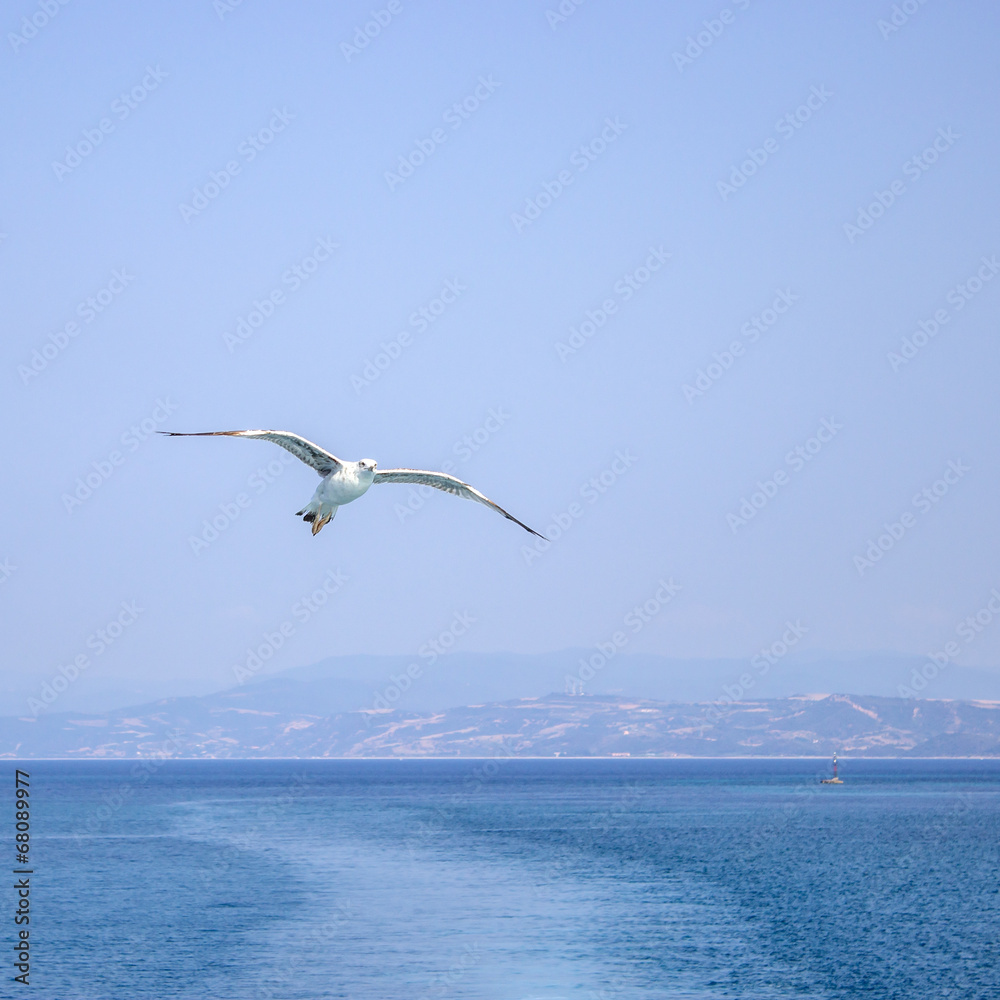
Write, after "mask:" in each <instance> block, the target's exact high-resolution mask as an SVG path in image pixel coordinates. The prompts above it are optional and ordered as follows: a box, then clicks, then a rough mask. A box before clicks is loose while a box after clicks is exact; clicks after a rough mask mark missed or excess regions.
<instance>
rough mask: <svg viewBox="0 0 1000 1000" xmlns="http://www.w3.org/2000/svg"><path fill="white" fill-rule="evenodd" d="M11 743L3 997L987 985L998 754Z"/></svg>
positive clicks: (554, 995)
mask: <svg viewBox="0 0 1000 1000" xmlns="http://www.w3.org/2000/svg"><path fill="white" fill-rule="evenodd" d="M15 768H20V769H22V770H23V771H24V772H27V775H28V777H27V778H26V779H25V780H27V781H28V782H29V783H30V789H29V791H30V805H31V809H30V865H29V866H28V867H29V870H30V872H31V874H30V877H29V878H30V960H29V963H28V964H29V965H30V973H29V985H27V986H25V985H23V983H22V982H16V981H14V978H13V977H14V976H15V975H17V974H18V973H17V970H16V968H15V963H16V961H17V958H16V953H15V951H14V950H12V946H13V944H14V942H15V934H16V932H17V928H16V926H15V924H14V920H13V914H14V910H15V899H16V896H15V893H14V891H13V889H12V888H7V889H6V891H5V893H4V905H3V906H2V908H0V920H2V922H3V929H4V934H3V940H4V942H5V947H4V953H5V958H4V960H3V964H4V966H5V969H4V977H3V986H2V987H0V989H2V991H3V995H4V996H12V997H14V996H16V997H31V998H43V1000H114V998H123V1000H140V998H147V997H148V998H157V1000H165V998H175V997H176V998H192V1000H193V998H198V1000H204V998H211V1000H214V998H218V1000H229V998H233V1000H258V998H261V1000H264V998H281V1000H319V998H333V997H337V998H351V1000H368V998H371V1000H424V998H456V1000H459V998H477V1000H479V998H482V1000H486V998H489V1000H494V998H496V1000H562V998H566V1000H569V998H573V1000H578V998H581V1000H582V998H588V1000H644V998H678V1000H680V998H684V1000H705V998H722V997H726V998H742V1000H751V998H754V1000H756V998H761V1000H764V998H767V1000H779V998H780V1000H784V998H793V997H794V998H816V1000H821V998H823V1000H826V998H829V1000H834V998H837V1000H840V998H845V1000H846V998H854V997H866V998H868V997H870V998H878V1000H890V998H899V1000H922V998H928V1000H945V998H959V997H961V998H970V1000H971V998H977V1000H980V998H989V997H1000V761H997V760H915V759H907V760H886V759H866V760H852V759H846V760H842V761H841V763H840V776H841V777H842V779H843V784H841V785H826V784H821V783H820V778H822V777H827V776H829V773H830V765H829V762H828V761H826V760H822V761H819V760H816V759H810V760H803V759H738V760H737V759H727V760H721V759H714V760H691V759H671V760H666V759H652V758H648V759H646V758H644V759H633V758H615V759H586V760H583V759H546V760H538V759H528V760H526V759H518V758H514V757H510V756H506V755H503V754H499V755H498V756H497V757H496V758H494V759H490V760H470V759H462V760H458V759H450V760H427V759H413V760H275V761H268V760H176V759H154V760H151V761H134V760H93V761H80V760H75V761H51V760H50V761H24V762H20V763H15V762H12V761H8V762H7V763H6V765H5V766H4V767H3V768H2V769H0V771H2V772H3V773H4V774H5V776H6V777H5V780H6V781H7V787H8V793H9V794H8V796H7V797H6V798H7V802H8V809H7V810H5V811H4V812H5V813H6V814H7V815H6V818H5V819H4V820H3V822H4V823H6V824H9V827H8V828H9V830H10V837H9V838H8V837H0V842H6V843H7V844H8V848H6V849H5V850H7V852H8V853H10V855H11V857H10V858H9V859H8V860H9V862H10V864H9V868H10V869H11V870H13V869H14V868H17V867H23V866H19V865H17V864H15V862H14V856H13V849H14V840H13V830H14V815H13V802H14V783H15V775H14V771H15ZM22 801H23V800H22ZM19 877H23V876H17V875H9V876H8V877H7V880H6V881H7V882H8V886H12V885H14V883H15V880H16V879H18V878H19ZM22 954H23V953H22Z"/></svg>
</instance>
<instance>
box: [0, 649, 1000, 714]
mask: <svg viewBox="0 0 1000 1000" xmlns="http://www.w3.org/2000/svg"><path fill="white" fill-rule="evenodd" d="M421 654H422V655H421ZM591 659H593V660H594V662H598V663H599V662H600V660H601V657H599V656H597V655H596V652H595V650H593V649H589V650H588V649H566V650H559V651H553V652H548V653H536V654H518V653H462V652H454V653H448V654H447V655H440V656H438V655H436V654H434V652H433V650H430V649H423V650H422V651H421V652H418V653H417V654H416V655H412V656H381V655H346V656H337V657H331V658H329V659H326V660H323V661H322V662H320V663H316V664H312V665H309V666H302V667H295V668H292V669H289V670H285V671H282V672H275V673H271V672H268V671H267V670H266V669H265V670H261V671H260V672H259V673H258V674H256V675H255V676H254V677H252V678H251V679H248V680H247V681H246V683H245V684H244V685H243V687H244V688H246V689H250V688H253V687H257V686H261V687H263V688H264V689H265V690H266V692H267V698H268V699H269V701H270V704H271V706H272V707H276V708H289V709H295V708H297V707H301V706H304V705H308V706H309V707H310V709H311V710H312V711H313V712H314V714H317V715H337V714H340V713H343V712H356V711H360V710H362V709H366V708H373V707H376V706H377V705H379V704H383V705H388V704H391V705H392V707H394V708H398V709H401V710H403V711H435V712H436V711H444V710H446V709H450V708H457V707H460V706H462V705H479V704H485V703H487V702H494V701H511V700H513V699H516V698H541V697H544V696H546V695H548V694H552V693H563V694H566V693H578V692H579V691H580V690H581V689H582V692H583V693H584V694H588V695H610V696H613V697H631V698H645V699H651V700H654V701H670V702H707V701H721V700H725V699H726V698H729V697H732V694H733V692H734V690H736V691H737V694H738V693H739V692H738V689H739V688H743V692H742V695H740V697H743V698H754V699H761V698H764V699H772V698H787V697H790V696H792V695H799V694H810V693H814V692H830V691H853V692H855V693H856V694H859V695H874V696H878V697H888V698H893V697H910V695H909V693H908V692H907V691H906V690H905V689H911V690H912V689H913V677H914V673H915V672H916V671H918V670H919V669H920V668H921V667H923V666H924V665H925V664H926V661H925V660H924V659H923V658H920V657H914V656H902V655H899V654H893V653H868V654H854V655H850V654H833V653H812V654H811V655H807V654H797V653H795V652H792V653H789V654H788V655H787V656H784V657H780V658H776V659H775V660H774V662H773V663H768V662H767V661H766V660H765V659H763V658H762V657H761V656H757V657H754V658H753V659H752V660H748V659H742V660H737V659H731V660H724V659H683V660H682V659H672V658H669V657H665V656H657V655H652V654H641V653H624V652H621V653H617V654H616V655H615V656H613V657H612V658H611V659H610V660H609V661H608V662H607V663H606V664H604V665H603V666H601V667H599V668H598V669H596V670H594V671H593V674H592V676H590V671H589V670H584V671H583V675H584V677H589V679H586V680H585V683H584V684H583V685H582V688H581V685H580V683H579V682H580V679H581V670H582V666H581V664H582V663H587V661H589V660H591ZM934 669H935V671H937V668H934ZM748 674H749V679H750V681H751V683H750V685H749V686H746V685H744V684H742V683H741V681H740V678H741V677H743V676H744V675H748ZM394 678H399V679H400V681H401V683H396V681H394ZM125 683H126V682H124V681H122V679H121V678H120V677H119V678H116V677H113V676H109V675H106V674H102V673H93V674H90V673H88V674H85V675H83V676H81V677H80V679H79V680H77V681H76V682H75V683H73V684H71V685H70V686H69V687H68V689H66V690H64V691H63V692H62V693H61V694H59V695H58V697H57V698H56V699H55V701H54V703H53V704H52V705H51V707H50V708H49V709H48V710H49V711H57V712H85V713H88V714H96V715H104V714H106V713H108V712H110V711H114V710H123V709H124V707H127V706H134V705H144V704H147V703H150V702H152V701H154V700H160V699H162V698H165V697H171V698H176V697H185V696H207V697H213V694H212V693H211V691H210V689H208V690H206V688H205V687H204V686H201V687H198V688H194V687H193V685H192V682H190V681H182V680H181V679H179V678H178V679H176V680H174V679H172V678H170V677H166V676H164V674H163V673H162V672H157V673H155V674H153V673H151V672H144V671H143V670H141V669H138V668H137V669H134V670H132V671H130V672H129V675H128V680H127V684H128V688H126V687H124V686H123V685H124V684H125ZM919 683H920V684H923V681H922V679H919ZM901 688H903V689H904V690H903V692H902V694H901V691H900V689H901ZM42 690H43V685H42V684H41V682H40V681H35V682H31V681H30V680H27V679H26V678H25V674H24V672H23V671H14V670H11V671H2V672H0V706H2V707H0V712H2V713H3V715H33V714H35V713H34V712H33V711H32V707H31V706H32V700H31V699H34V704H35V705H37V704H38V702H39V699H40V698H41V696H42ZM52 693H54V692H52ZM216 693H220V692H216ZM919 696H920V697H923V698H950V699H960V700H964V701H973V700H976V699H1000V671H998V670H985V669H977V668H973V667H961V666H958V665H955V664H951V665H949V666H947V667H945V668H944V669H942V670H940V671H938V672H937V676H935V677H934V678H933V680H932V681H931V682H930V683H928V684H927V685H926V687H922V688H921V690H920V691H919Z"/></svg>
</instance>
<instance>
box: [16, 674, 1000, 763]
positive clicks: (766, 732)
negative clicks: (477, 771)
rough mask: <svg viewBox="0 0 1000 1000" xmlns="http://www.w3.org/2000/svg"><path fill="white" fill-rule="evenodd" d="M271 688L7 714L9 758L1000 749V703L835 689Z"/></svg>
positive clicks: (993, 752)
mask: <svg viewBox="0 0 1000 1000" xmlns="http://www.w3.org/2000/svg"><path fill="white" fill-rule="evenodd" d="M269 694H270V691H269V688H268V687H267V686H266V685H264V684H260V685H246V686H245V687H242V688H236V689H233V690H231V691H227V692H223V693H221V694H216V695H210V696H208V697H205V698H176V699H168V700H165V701H160V702H156V703H153V704H150V705H144V706H139V707H136V708H134V709H129V710H124V711H120V712H113V713H110V714H107V715H82V714H75V713H54V714H51V715H44V716H41V717H40V718H38V719H17V718H9V717H8V718H0V756H4V757H22V758H31V757H73V758H89V757H105V758H114V757H145V756H154V755H160V754H164V753H166V754H168V755H169V756H177V757H228V758H245V757H421V756H443V757H462V756H468V757H475V756H479V757H483V756H487V757H488V756H494V755H496V754H504V755H515V756H584V757H586V756H610V755H622V756H625V755H628V756H650V755H651V756H668V757H673V756H747V755H758V756H810V755H816V756H822V757H826V756H829V755H830V754H831V753H832V752H833V751H834V750H838V751H839V752H840V753H841V754H844V755H854V756H920V757H933V756H945V757H949V756H953V757H969V756H973V757H978V756H1000V702H971V701H932V700H906V699H902V698H880V697H872V696H869V695H837V694H834V695H809V696H799V697H792V698H774V699H757V700H752V701H750V700H746V701H737V702H735V703H732V704H729V705H726V706H722V705H719V704H717V703H700V704H691V703H677V702H662V701H652V700H641V699H631V698H621V697H612V696H607V695H577V696H572V695H563V694H550V695H546V696H544V697H540V698H518V699H515V700H508V701H499V702H490V703H486V704H478V705H465V706H460V707H454V708H449V709H446V710H440V711H420V710H413V709H410V710H405V709H393V708H383V709H379V710H371V711H364V712H357V711H354V712H340V713H331V714H324V713H323V712H322V711H321V710H320V709H319V708H317V706H316V705H313V704H310V703H309V702H302V701H300V702H299V703H298V704H292V703H291V702H290V701H289V700H287V699H286V700H285V701H282V699H280V698H271V697H269ZM286 695H287V692H286Z"/></svg>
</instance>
